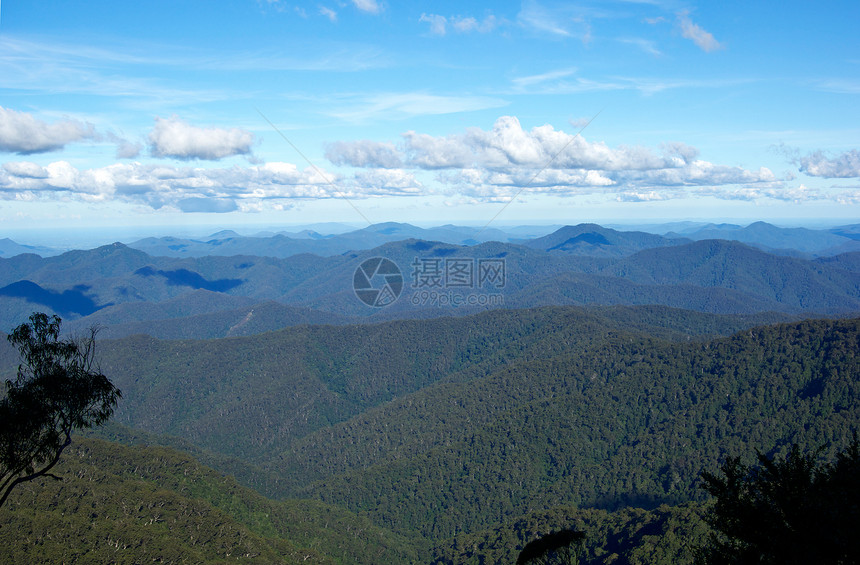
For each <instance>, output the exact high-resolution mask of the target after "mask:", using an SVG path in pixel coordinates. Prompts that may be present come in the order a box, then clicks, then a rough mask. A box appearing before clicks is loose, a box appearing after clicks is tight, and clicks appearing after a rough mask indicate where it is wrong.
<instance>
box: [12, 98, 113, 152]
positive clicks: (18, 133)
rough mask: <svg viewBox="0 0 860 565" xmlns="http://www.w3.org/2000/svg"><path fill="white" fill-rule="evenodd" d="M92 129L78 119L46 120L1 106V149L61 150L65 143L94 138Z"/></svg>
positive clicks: (17, 150) (93, 129)
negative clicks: (49, 121) (51, 121)
mask: <svg viewBox="0 0 860 565" xmlns="http://www.w3.org/2000/svg"><path fill="white" fill-rule="evenodd" d="M96 138H97V135H96V132H95V128H93V126H92V125H91V124H85V123H83V122H80V121H78V120H58V121H56V122H53V123H50V124H49V123H47V122H44V121H42V120H38V119H36V118H34V117H33V115H32V114H28V113H27V112H18V111H16V110H11V109H9V108H4V107H2V106H0V151H8V152H10V153H18V154H19V155H28V154H32V153H46V152H48V151H57V150H59V149H62V148H63V147H64V146H65V145H66V144H67V143H71V142H73V141H81V140H84V139H96Z"/></svg>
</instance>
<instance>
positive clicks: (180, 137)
mask: <svg viewBox="0 0 860 565" xmlns="http://www.w3.org/2000/svg"><path fill="white" fill-rule="evenodd" d="M149 143H150V151H151V152H152V154H153V155H154V156H156V157H173V158H176V159H208V160H217V159H223V158H225V157H231V156H233V155H247V154H249V153H251V145H252V144H253V143H254V135H253V134H252V133H251V132H249V131H245V130H241V129H238V128H231V129H223V128H200V127H197V126H192V125H191V124H189V123H187V122H185V121H183V120H181V119H180V118H179V117H177V116H171V117H170V118H167V119H165V118H155V127H153V128H152V131H151V132H150V134H149Z"/></svg>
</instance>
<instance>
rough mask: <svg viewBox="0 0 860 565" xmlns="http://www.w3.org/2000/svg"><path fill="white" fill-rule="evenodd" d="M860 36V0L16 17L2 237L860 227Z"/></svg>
mask: <svg viewBox="0 0 860 565" xmlns="http://www.w3.org/2000/svg"><path fill="white" fill-rule="evenodd" d="M858 22H860V4H858V3H856V2H844V3H823V4H815V5H813V4H812V3H808V2H784V3H779V4H775V3H759V4H752V5H750V4H748V3H746V2H745V3H739V2H738V3H733V2H719V3H718V2H713V3H692V2H682V1H677V2H676V1H660V0H654V1H649V0H642V1H629V2H552V1H545V0H535V1H532V0H528V1H524V2H497V3H487V4H485V5H481V4H479V3H467V4H464V3H462V2H457V3H454V2H433V3H419V2H402V3H401V2H393V1H391V2H383V1H380V0H351V1H346V0H337V1H329V0H325V1H322V2H312V3H292V2H282V1H274V0H272V1H262V0H234V1H229V2H226V1H225V2H218V3H213V2H193V1H188V2H161V1H150V2H145V3H116V2H99V1H92V2H86V3H72V2H51V1H46V2H10V1H7V2H3V3H2V6H0V225H2V226H5V227H7V228H9V229H13V228H17V227H25V226H26V227H37V226H44V227H52V228H82V229H87V228H92V227H112V226H150V225H151V226H166V227H171V226H175V227H187V226H196V225H200V226H225V227H226V226H233V227H237V226H248V227H255V226H276V225H290V224H307V223H312V222H327V221H338V222H347V223H352V224H355V225H356V226H362V225H367V223H368V222H372V223H377V222H384V221H403V222H411V223H416V224H421V225H424V224H442V223H460V224H472V225H484V224H486V223H488V222H491V221H492V222H493V223H495V224H498V225H507V224H525V223H538V222H544V223H578V222H583V221H601V222H627V223H650V222H655V221H671V220H719V221H722V220H734V221H740V222H743V221H745V220H748V221H753V220H758V219H764V220H768V221H772V222H774V223H777V224H782V225H789V224H791V225H796V224H803V223H807V224H812V223H818V222H819V221H820V220H829V221H831V222H833V223H837V224H838V223H856V222H858V221H860V214H858V212H860V103H858V102H860V39H858V34H857V32H856V26H857V23H858ZM0 235H2V234H0Z"/></svg>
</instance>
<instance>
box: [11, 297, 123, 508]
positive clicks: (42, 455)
mask: <svg viewBox="0 0 860 565" xmlns="http://www.w3.org/2000/svg"><path fill="white" fill-rule="evenodd" d="M60 323H61V320H60V318H59V317H57V316H51V317H49V316H47V315H46V314H42V313H40V312H36V313H34V314H33V315H31V316H30V322H29V323H26V324H21V325H20V326H18V327H17V328H15V329H14V330H13V331H12V333H11V334H10V335H9V337H8V339H9V341H10V342H11V343H12V344H13V345H14V346H15V347H16V348H17V349H18V352H19V353H20V355H21V359H22V361H23V362H22V364H21V365H19V366H18V375H17V378H16V379H15V380H14V381H6V396H5V397H4V398H3V399H2V400H0V506H3V503H5V502H6V499H7V498H8V497H9V493H10V492H11V491H12V489H13V488H15V487H16V486H18V485H19V484H21V483H23V482H25V481H31V480H33V479H36V478H38V477H51V478H54V479H58V480H59V477H57V476H56V475H53V474H51V472H50V471H51V469H53V467H54V465H56V464H57V462H58V461H59V460H60V454H61V453H62V452H63V450H64V449H65V448H66V447H68V446H69V445H70V444H71V443H72V431H73V430H76V429H83V428H89V427H92V426H98V425H100V424H103V423H104V422H106V421H107V419H108V418H110V416H111V414H113V409H114V407H115V406H116V403H117V400H118V399H119V398H120V397H121V393H120V391H119V389H117V388H116V387H115V386H114V385H113V384H112V383H111V382H110V380H108V378H107V377H106V376H104V375H103V374H101V372H100V371H99V370H98V368H97V367H96V366H95V360H94V354H95V336H96V329H95V328H92V329H91V330H90V333H89V335H88V336H87V337H86V338H82V339H64V340H63V339H60Z"/></svg>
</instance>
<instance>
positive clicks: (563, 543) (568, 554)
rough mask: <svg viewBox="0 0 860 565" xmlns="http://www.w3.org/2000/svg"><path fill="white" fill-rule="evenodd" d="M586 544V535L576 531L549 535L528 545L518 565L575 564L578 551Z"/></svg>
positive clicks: (564, 531) (519, 558)
mask: <svg viewBox="0 0 860 565" xmlns="http://www.w3.org/2000/svg"><path fill="white" fill-rule="evenodd" d="M584 542H585V533H584V532H577V531H575V530H562V531H560V532H555V533H552V534H547V535H545V536H543V537H541V538H538V539H536V540H533V541H530V542H529V543H528V544H526V546H525V547H524V548H523V550H522V551H521V552H520V555H519V557H518V558H517V565H526V564H527V563H533V564H535V565H537V564H541V565H543V564H550V563H566V564H574V563H576V562H577V561H578V558H577V555H576V550H577V548H578V547H579V546H580V545H582V544H583V543H584Z"/></svg>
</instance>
